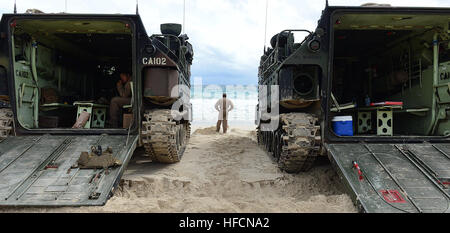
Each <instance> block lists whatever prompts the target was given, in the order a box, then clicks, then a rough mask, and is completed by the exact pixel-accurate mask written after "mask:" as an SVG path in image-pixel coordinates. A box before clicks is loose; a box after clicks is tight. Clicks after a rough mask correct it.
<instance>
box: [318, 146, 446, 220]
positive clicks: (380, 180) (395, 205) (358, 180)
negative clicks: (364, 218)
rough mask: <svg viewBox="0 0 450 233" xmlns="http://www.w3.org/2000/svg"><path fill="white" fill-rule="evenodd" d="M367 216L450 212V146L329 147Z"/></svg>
mask: <svg viewBox="0 0 450 233" xmlns="http://www.w3.org/2000/svg"><path fill="white" fill-rule="evenodd" d="M326 147H327V150H328V156H329V158H330V160H331V161H332V163H333V164H334V165H335V167H336V170H337V171H338V173H339V175H340V176H341V178H342V180H343V182H344V184H345V185H346V186H347V188H348V190H349V192H350V194H351V196H352V198H353V199H354V201H355V202H356V203H357V206H358V207H359V208H360V210H361V211H363V212H383V213H385V212H400V213H402V212H406V213H417V212H437V213H443V212H449V200H450V189H449V184H450V183H449V181H450V157H449V154H450V144H448V143H434V144H431V143H421V144H407V143H404V144H366V143H336V144H327V145H326Z"/></svg>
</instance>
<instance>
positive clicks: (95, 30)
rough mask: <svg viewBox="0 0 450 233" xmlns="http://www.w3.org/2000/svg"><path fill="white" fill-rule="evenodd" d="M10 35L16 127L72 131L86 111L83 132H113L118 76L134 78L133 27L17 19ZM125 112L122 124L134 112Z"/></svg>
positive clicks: (100, 22)
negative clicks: (111, 121)
mask: <svg viewBox="0 0 450 233" xmlns="http://www.w3.org/2000/svg"><path fill="white" fill-rule="evenodd" d="M11 30H12V31H11V35H12V38H11V39H12V43H13V48H14V50H13V51H12V56H13V57H14V85H15V96H16V98H15V104H16V109H17V117H18V124H20V125H21V126H22V127H23V128H26V129H43V128H61V129H69V128H72V127H73V126H74V124H75V122H76V120H77V118H78V117H79V116H80V114H81V113H82V112H84V111H85V112H88V113H89V115H88V116H89V117H88V121H87V122H86V124H84V125H83V127H79V128H81V129H84V130H89V129H102V128H111V126H110V125H109V124H108V120H109V118H110V116H109V105H110V101H111V99H112V98H113V97H115V96H118V91H117V88H116V84H117V83H118V81H119V80H120V77H119V76H120V73H127V74H130V75H133V74H131V67H132V37H133V34H132V29H131V28H130V23H129V22H126V21H123V20H114V19H107V20H106V19H98V20H92V19H91V20H82V19H73V20H54V19H53V20H45V19H42V20H36V19H34V20H27V19H16V20H14V21H13V22H12V24H11ZM121 110H122V112H121V114H120V119H122V118H123V114H125V113H130V112H131V107H130V106H127V107H125V106H124V108H123V109H121ZM119 126H120V127H119V128H123V126H122V124H119Z"/></svg>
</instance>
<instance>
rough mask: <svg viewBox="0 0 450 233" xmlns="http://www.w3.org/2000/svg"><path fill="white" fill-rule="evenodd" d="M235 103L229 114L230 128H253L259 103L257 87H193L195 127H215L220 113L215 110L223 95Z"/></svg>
mask: <svg viewBox="0 0 450 233" xmlns="http://www.w3.org/2000/svg"><path fill="white" fill-rule="evenodd" d="M223 93H227V98H228V99H230V100H231V101H232V102H233V105H234V109H233V110H232V111H231V112H230V113H229V118H228V122H229V125H230V126H253V125H254V124H255V109H256V104H257V103H258V86H257V85H245V86H243V85H236V86H231V85H227V86H224V85H208V86H199V85H197V86H195V85H194V86H192V88H191V103H192V108H193V121H192V124H193V125H200V126H208V125H215V124H216V122H217V117H218V112H217V111H216V109H215V108H214V105H215V104H216V102H217V100H219V99H220V98H222V94H223Z"/></svg>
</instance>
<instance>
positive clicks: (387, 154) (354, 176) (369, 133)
mask: <svg viewBox="0 0 450 233" xmlns="http://www.w3.org/2000/svg"><path fill="white" fill-rule="evenodd" d="M296 31H305V30H285V31H282V32H280V33H279V34H277V35H275V36H274V37H273V38H272V40H271V46H272V47H271V48H268V49H267V50H265V51H264V55H263V56H262V58H261V63H260V67H259V84H260V85H268V86H267V88H268V89H269V88H270V85H278V87H279V102H275V105H274V104H270V100H271V97H270V95H268V96H262V98H267V103H269V104H268V109H267V110H266V109H263V107H261V108H259V107H258V111H257V112H258V114H257V123H258V141H259V143H260V144H261V145H263V146H264V148H265V149H266V150H267V151H268V152H270V153H271V154H272V155H273V156H274V157H275V158H276V160H277V161H278V164H279V167H280V168H281V169H282V170H285V171H287V172H300V171H307V170H308V169H310V168H311V166H312V165H313V162H314V160H315V159H316V158H317V157H319V156H328V158H329V159H330V161H331V162H332V164H333V165H334V166H335V168H336V170H337V172H338V174H339V175H340V177H341V179H342V180H343V182H344V184H345V185H346V187H347V188H348V190H349V193H350V194H351V196H352V198H353V200H354V201H355V203H356V205H357V206H358V208H359V209H360V210H361V211H367V212H449V211H450V210H449V203H450V202H449V200H450V189H449V187H450V138H449V137H450V8H411V7H391V6H389V5H373V4H367V5H363V6H361V7H338V6H328V4H327V7H326V8H325V10H324V11H323V12H322V16H321V18H320V20H319V21H318V26H317V29H316V30H315V31H314V32H307V33H308V36H306V38H305V39H304V40H303V41H301V42H300V43H296V42H295V40H294V34H295V32H296ZM260 92H261V89H260ZM260 105H262V103H261V102H260ZM276 107H279V112H280V114H279V118H278V120H279V126H278V128H277V127H275V129H272V130H264V129H263V124H266V123H268V122H269V121H274V120H277V118H273V117H272V118H271V119H270V118H269V117H267V114H269V113H270V111H274V110H275V109H276ZM265 114H266V116H265ZM275 122H276V121H275Z"/></svg>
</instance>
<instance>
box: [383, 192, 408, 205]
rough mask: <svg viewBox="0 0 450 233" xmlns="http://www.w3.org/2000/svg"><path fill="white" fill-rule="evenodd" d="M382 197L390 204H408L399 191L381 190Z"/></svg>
mask: <svg viewBox="0 0 450 233" xmlns="http://www.w3.org/2000/svg"><path fill="white" fill-rule="evenodd" d="M380 192H381V195H383V198H384V200H386V201H387V202H389V203H406V201H405V199H403V197H402V195H401V194H400V192H399V191H397V190H380Z"/></svg>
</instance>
